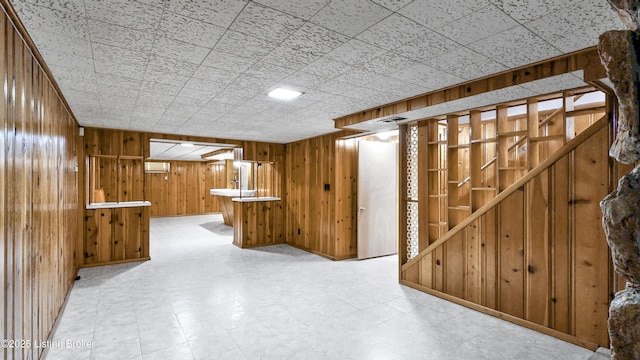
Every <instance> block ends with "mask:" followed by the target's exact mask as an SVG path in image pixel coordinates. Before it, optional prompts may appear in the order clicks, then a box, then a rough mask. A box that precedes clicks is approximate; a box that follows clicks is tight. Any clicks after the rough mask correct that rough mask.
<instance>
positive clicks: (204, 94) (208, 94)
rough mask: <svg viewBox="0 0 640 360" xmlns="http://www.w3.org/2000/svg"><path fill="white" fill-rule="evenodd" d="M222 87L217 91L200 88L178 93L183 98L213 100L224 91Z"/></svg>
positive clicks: (183, 90)
mask: <svg viewBox="0 0 640 360" xmlns="http://www.w3.org/2000/svg"><path fill="white" fill-rule="evenodd" d="M222 89H223V88H222V87H221V88H219V89H217V90H206V89H200V88H187V87H185V88H182V89H180V92H179V93H178V96H182V97H191V98H200V99H203V100H206V101H208V100H211V99H212V98H213V97H214V96H216V95H217V94H219V93H220V92H221V91H222Z"/></svg>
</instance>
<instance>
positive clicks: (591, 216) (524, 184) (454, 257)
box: [400, 115, 630, 350]
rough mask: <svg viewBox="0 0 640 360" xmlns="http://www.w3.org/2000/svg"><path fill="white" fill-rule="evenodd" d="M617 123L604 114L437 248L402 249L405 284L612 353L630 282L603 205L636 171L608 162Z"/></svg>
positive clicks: (450, 232)
mask: <svg viewBox="0 0 640 360" xmlns="http://www.w3.org/2000/svg"><path fill="white" fill-rule="evenodd" d="M473 121H474V120H473V119H472V120H471V122H472V123H473ZM609 124H610V121H609V119H608V116H607V115H605V116H603V117H602V118H600V119H599V120H598V121H596V122H595V123H593V124H592V125H591V126H590V127H588V128H586V129H585V130H584V131H583V132H581V133H580V134H579V135H578V136H576V137H575V138H573V139H572V140H570V141H569V142H567V143H566V144H565V145H563V146H561V147H559V149H557V150H556V151H554V152H553V153H550V154H549V155H548V157H546V160H544V161H542V162H540V163H539V164H534V165H535V166H531V168H530V170H529V171H527V172H525V173H523V174H520V175H519V178H517V179H514V181H513V182H512V183H511V185H509V186H508V187H506V188H504V189H500V190H502V191H500V192H498V193H497V195H495V197H493V198H492V199H490V200H487V201H486V202H485V203H484V204H482V205H481V206H479V207H477V209H473V210H475V211H473V212H470V213H468V214H467V216H465V217H463V218H457V220H456V224H455V225H453V226H450V229H448V230H447V231H446V232H444V234H438V235H440V236H438V237H437V240H435V241H433V240H431V241H429V242H428V243H425V242H423V241H422V239H421V243H422V244H426V245H424V246H423V247H421V251H419V253H417V255H415V254H414V255H413V256H408V255H407V256H403V254H402V251H401V259H402V260H401V262H403V264H401V269H400V282H401V283H402V284H404V285H407V286H411V287H413V288H416V289H419V290H422V291H424V292H427V293H430V294H433V295H436V296H439V297H442V298H445V299H447V300H450V301H453V302H456V303H459V304H462V305H465V306H468V307H470V308H473V309H476V310H479V311H482V312H485V313H487V314H490V315H493V316H497V317H499V318H502V319H505V320H508V321H511V322H514V323H517V324H520V325H523V326H526V327H529V328H532V329H534V330H537V331H540V332H543V333H546V334H549V335H552V336H555V337H557V338H560V339H563V340H566V341H569V342H572V343H575V344H578V345H580V346H583V347H586V348H589V349H592V350H595V349H597V348H598V347H599V346H603V347H608V343H609V342H608V334H607V317H608V306H609V302H610V300H611V299H612V294H613V292H615V291H616V289H618V288H620V287H621V286H622V287H623V286H624V284H621V283H620V282H619V281H618V279H617V277H616V276H615V273H614V272H613V269H612V267H611V265H610V264H611V261H610V252H609V249H608V247H607V243H606V239H605V235H604V231H603V230H602V225H601V212H600V207H599V202H600V200H601V199H602V198H604V196H606V195H607V194H608V193H609V192H610V191H611V190H612V189H613V188H614V186H615V183H616V182H617V179H618V178H619V175H621V174H624V173H627V172H628V171H629V170H630V167H629V166H625V165H622V164H618V163H616V162H614V161H613V160H611V159H609V157H608V155H607V153H608V148H609V144H610V139H611V129H610V125H609ZM472 131H473V130H472ZM514 131H515V130H514ZM510 135H513V134H510ZM471 136H472V140H471V142H470V145H471V146H473V144H474V142H473V136H474V134H473V132H471ZM531 140H533V139H528V140H527V141H531ZM516 141H517V139H516ZM478 143H479V142H478ZM449 144H451V142H449ZM498 146H500V145H498ZM448 151H449V152H450V153H451V152H452V151H454V150H452V146H451V145H449V148H448ZM455 151H456V152H457V148H456V150H455ZM498 151H500V150H498ZM450 156H451V154H450ZM483 156H484V155H483ZM489 162H490V161H487V162H485V161H481V162H480V163H482V164H484V163H487V164H489ZM483 166H484V165H483ZM487 166H490V164H489V165H487ZM513 168H515V166H514V167H513ZM471 171H474V170H473V169H472V170H471ZM472 178H473V176H472ZM462 180H464V177H463V178H462ZM449 181H450V182H449V183H448V186H449V188H451V187H452V186H456V187H457V186H458V184H459V183H460V182H458V184H456V183H454V182H453V181H452V178H451V176H449ZM463 186H464V183H463ZM473 186H474V185H473V184H472V188H473ZM409 200H410V199H409ZM407 204H408V205H409V206H410V205H411V203H410V201H409V202H407ZM405 208H407V207H406V206H405ZM456 211H458V210H456ZM449 215H450V216H451V211H449ZM406 219H407V217H406V216H405V220H406ZM426 222H427V221H426V220H424V221H423V219H422V218H420V227H423V226H424V225H425V223H426ZM426 226H428V225H426ZM441 233H442V231H441ZM421 235H423V237H425V236H429V235H428V234H426V233H425V234H421ZM401 250H402V249H401ZM409 257H411V259H410V260H407V259H408V258H409Z"/></svg>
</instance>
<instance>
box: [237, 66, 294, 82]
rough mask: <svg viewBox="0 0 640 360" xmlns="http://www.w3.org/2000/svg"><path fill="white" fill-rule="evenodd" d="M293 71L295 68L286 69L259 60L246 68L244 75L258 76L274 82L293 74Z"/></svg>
mask: <svg viewBox="0 0 640 360" xmlns="http://www.w3.org/2000/svg"><path fill="white" fill-rule="evenodd" d="M294 72H295V70H292V69H288V68H286V67H282V66H279V65H275V64H268V63H262V62H259V63H257V64H255V65H253V66H252V67H251V68H249V69H247V71H245V73H244V75H254V76H259V77H261V78H263V79H265V81H268V82H275V81H278V80H280V79H283V78H285V77H287V76H289V75H291V74H293V73H294Z"/></svg>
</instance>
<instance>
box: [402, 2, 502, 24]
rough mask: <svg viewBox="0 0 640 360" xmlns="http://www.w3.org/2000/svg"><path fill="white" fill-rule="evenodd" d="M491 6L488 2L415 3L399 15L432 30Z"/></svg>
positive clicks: (404, 8)
mask: <svg viewBox="0 0 640 360" xmlns="http://www.w3.org/2000/svg"><path fill="white" fill-rule="evenodd" d="M487 5H490V3H489V2H488V1H487V0H475V1H468V0H429V1H414V2H412V3H411V4H409V5H407V6H405V7H403V8H402V9H400V10H399V11H398V13H400V14H402V15H404V16H406V17H408V18H409V19H412V20H414V21H416V22H417V23H419V24H422V25H424V26H426V27H428V28H430V29H437V28H440V27H442V26H445V25H447V24H449V23H452V22H454V21H456V20H458V19H460V18H462V17H465V16H467V15H470V14H472V13H473V12H475V11H478V10H480V9H481V8H483V7H485V6H487Z"/></svg>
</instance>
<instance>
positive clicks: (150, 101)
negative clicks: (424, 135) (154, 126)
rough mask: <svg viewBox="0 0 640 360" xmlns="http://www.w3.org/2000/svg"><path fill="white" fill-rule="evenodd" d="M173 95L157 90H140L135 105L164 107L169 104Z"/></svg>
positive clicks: (173, 97)
mask: <svg viewBox="0 0 640 360" xmlns="http://www.w3.org/2000/svg"><path fill="white" fill-rule="evenodd" d="M175 97H176V96H175V95H167V94H163V93H159V92H151V91H141V92H140V95H138V99H137V101H136V105H137V106H140V107H149V108H162V109H166V108H168V107H169V105H171V103H172V102H173V100H174V99H175ZM163 111H164V110H163Z"/></svg>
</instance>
